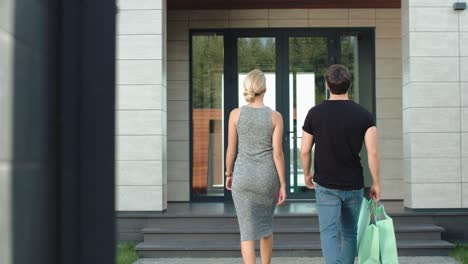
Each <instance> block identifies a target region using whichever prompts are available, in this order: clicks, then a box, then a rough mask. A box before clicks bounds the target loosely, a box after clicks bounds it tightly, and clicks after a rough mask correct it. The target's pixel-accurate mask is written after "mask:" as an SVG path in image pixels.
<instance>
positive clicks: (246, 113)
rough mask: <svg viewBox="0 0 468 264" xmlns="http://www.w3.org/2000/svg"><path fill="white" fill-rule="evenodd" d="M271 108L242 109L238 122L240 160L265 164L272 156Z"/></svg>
mask: <svg viewBox="0 0 468 264" xmlns="http://www.w3.org/2000/svg"><path fill="white" fill-rule="evenodd" d="M271 113H272V110H271V109H270V108H269V107H262V108H254V107H249V106H247V105H245V106H243V107H241V108H240V114H239V120H238V121H237V135H238V159H239V158H240V159H248V160H250V161H252V162H256V161H258V162H264V161H265V158H266V157H267V156H271V155H272V151H273V146H272V136H273V124H272V120H271Z"/></svg>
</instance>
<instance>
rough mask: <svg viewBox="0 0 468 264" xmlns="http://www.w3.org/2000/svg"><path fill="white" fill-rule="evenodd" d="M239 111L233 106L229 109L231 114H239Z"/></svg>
mask: <svg viewBox="0 0 468 264" xmlns="http://www.w3.org/2000/svg"><path fill="white" fill-rule="evenodd" d="M239 113H240V108H234V109H232V110H231V116H232V115H239Z"/></svg>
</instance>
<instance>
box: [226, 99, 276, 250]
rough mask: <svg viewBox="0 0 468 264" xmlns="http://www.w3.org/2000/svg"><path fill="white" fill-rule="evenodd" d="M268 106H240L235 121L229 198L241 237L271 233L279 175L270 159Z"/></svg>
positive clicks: (270, 144) (271, 155)
mask: <svg viewBox="0 0 468 264" xmlns="http://www.w3.org/2000/svg"><path fill="white" fill-rule="evenodd" d="M271 112H272V110H271V109H270V108H268V107H264V108H252V107H249V106H243V107H241V109H240V116H239V120H238V122H237V135H238V153H237V159H236V162H235V165H234V172H233V182H232V198H233V200H234V206H235V208H236V212H237V219H238V221H239V227H240V233H241V240H242V241H245V240H259V239H261V238H264V237H267V236H269V235H271V234H272V233H273V214H274V212H275V209H276V204H277V202H278V191H279V179H278V172H277V171H276V166H275V163H274V160H273V145H272V135H273V124H272V121H271Z"/></svg>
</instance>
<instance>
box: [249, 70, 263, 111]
mask: <svg viewBox="0 0 468 264" xmlns="http://www.w3.org/2000/svg"><path fill="white" fill-rule="evenodd" d="M265 91H266V78H265V74H263V72H262V71H261V70H258V69H255V70H253V71H251V72H249V73H248V74H247V76H246V77H245V80H244V98H245V101H247V102H248V103H251V102H253V100H254V98H255V96H258V95H260V94H262V93H263V92H265Z"/></svg>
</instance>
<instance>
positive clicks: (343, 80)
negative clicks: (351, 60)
mask: <svg viewBox="0 0 468 264" xmlns="http://www.w3.org/2000/svg"><path fill="white" fill-rule="evenodd" d="M325 80H326V81H327V84H328V87H329V88H330V92H331V93H332V94H345V93H346V92H348V90H349V89H350V88H351V85H352V83H351V73H350V72H349V70H348V68H347V67H346V66H344V65H341V64H333V65H331V66H330V67H328V69H327V71H326V73H325Z"/></svg>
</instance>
